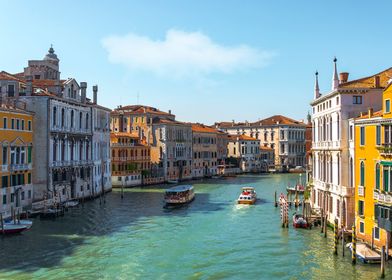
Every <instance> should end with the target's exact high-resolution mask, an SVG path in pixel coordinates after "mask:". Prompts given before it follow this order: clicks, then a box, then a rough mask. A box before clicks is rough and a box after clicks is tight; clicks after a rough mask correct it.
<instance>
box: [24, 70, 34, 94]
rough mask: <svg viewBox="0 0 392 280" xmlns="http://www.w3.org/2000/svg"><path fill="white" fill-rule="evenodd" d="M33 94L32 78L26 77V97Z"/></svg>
mask: <svg viewBox="0 0 392 280" xmlns="http://www.w3.org/2000/svg"><path fill="white" fill-rule="evenodd" d="M32 93H33V76H31V75H28V76H26V95H27V96H31V94H32Z"/></svg>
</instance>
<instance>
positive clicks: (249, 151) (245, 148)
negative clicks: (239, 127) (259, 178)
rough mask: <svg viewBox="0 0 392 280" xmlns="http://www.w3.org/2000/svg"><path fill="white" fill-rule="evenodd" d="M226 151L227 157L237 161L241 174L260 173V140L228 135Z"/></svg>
mask: <svg viewBox="0 0 392 280" xmlns="http://www.w3.org/2000/svg"><path fill="white" fill-rule="evenodd" d="M227 149H228V153H227V156H228V157H229V158H236V159H238V164H239V167H240V169H241V170H242V172H258V171H261V161H260V140H257V139H256V138H252V137H249V136H246V135H229V139H228V145H227Z"/></svg>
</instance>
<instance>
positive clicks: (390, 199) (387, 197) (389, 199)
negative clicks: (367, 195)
mask: <svg viewBox="0 0 392 280" xmlns="http://www.w3.org/2000/svg"><path fill="white" fill-rule="evenodd" d="M373 199H374V200H377V201H379V202H385V203H392V195H391V194H389V193H387V194H385V193H382V192H380V191H379V190H374V191H373Z"/></svg>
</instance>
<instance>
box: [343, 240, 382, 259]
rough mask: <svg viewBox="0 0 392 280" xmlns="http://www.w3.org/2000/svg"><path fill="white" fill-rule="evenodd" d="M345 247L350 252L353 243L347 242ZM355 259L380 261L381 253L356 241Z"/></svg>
mask: <svg viewBox="0 0 392 280" xmlns="http://www.w3.org/2000/svg"><path fill="white" fill-rule="evenodd" d="M346 247H347V248H349V249H350V251H351V252H352V248H353V244H352V243H348V244H347V245H346ZM355 252H356V255H357V259H358V260H360V261H361V262H363V263H380V262H381V255H380V254H379V253H377V252H376V251H374V250H372V249H371V248H369V247H368V246H367V245H366V244H365V243H357V244H356V249H355Z"/></svg>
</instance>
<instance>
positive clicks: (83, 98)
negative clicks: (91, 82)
mask: <svg viewBox="0 0 392 280" xmlns="http://www.w3.org/2000/svg"><path fill="white" fill-rule="evenodd" d="M86 89H87V83H86V82H80V95H81V101H82V103H86Z"/></svg>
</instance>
